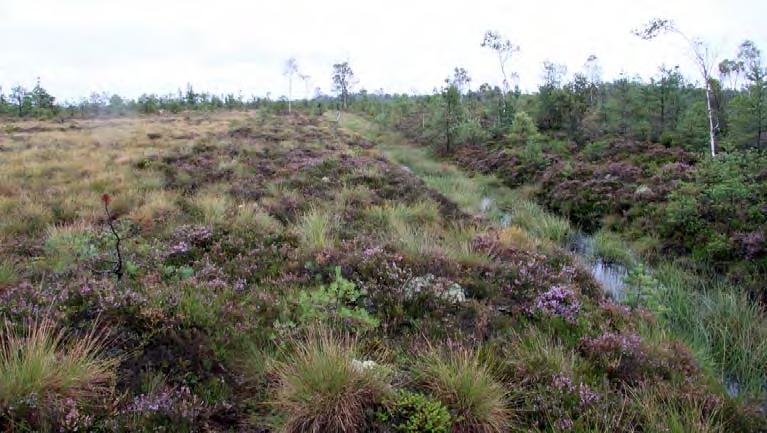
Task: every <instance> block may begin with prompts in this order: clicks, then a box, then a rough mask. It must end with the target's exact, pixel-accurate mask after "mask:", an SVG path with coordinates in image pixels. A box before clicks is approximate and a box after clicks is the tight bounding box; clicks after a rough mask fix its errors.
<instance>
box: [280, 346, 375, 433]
mask: <svg viewBox="0 0 767 433" xmlns="http://www.w3.org/2000/svg"><path fill="white" fill-rule="evenodd" d="M296 343H297V344H295V345H294V350H293V352H291V353H289V354H288V355H287V356H286V357H285V359H283V360H282V361H278V362H276V363H275V364H274V369H273V371H274V374H275V375H276V377H277V383H278V385H277V386H278V387H277V390H276V395H275V403H276V406H277V408H278V409H279V410H280V412H281V413H282V414H283V415H284V422H283V423H282V425H281V429H280V430H281V431H283V432H285V433H324V432H344V433H351V432H360V431H363V430H362V428H363V426H364V423H365V410H366V409H367V408H370V407H372V406H373V405H374V404H376V403H378V402H380V401H381V399H382V398H383V396H385V395H386V394H387V393H388V391H389V372H388V370H387V369H385V368H383V367H380V366H366V365H363V364H362V363H361V362H360V361H359V360H358V358H357V356H358V355H359V350H358V348H357V345H356V342H355V340H353V339H351V338H349V337H339V336H335V335H332V334H331V333H329V332H327V331H320V332H317V333H314V334H313V335H310V336H309V337H308V338H307V339H306V340H305V341H297V342H296Z"/></svg>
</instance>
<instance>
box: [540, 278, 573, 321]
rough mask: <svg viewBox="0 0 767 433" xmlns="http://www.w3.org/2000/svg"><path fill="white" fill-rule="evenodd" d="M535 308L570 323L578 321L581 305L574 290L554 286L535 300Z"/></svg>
mask: <svg viewBox="0 0 767 433" xmlns="http://www.w3.org/2000/svg"><path fill="white" fill-rule="evenodd" d="M535 308H536V309H537V310H539V311H542V312H543V313H544V314H546V315H548V316H554V317H561V318H562V319H564V320H565V321H567V322H569V323H575V322H576V321H577V320H578V313H579V312H580V309H581V303H580V301H578V298H577V296H576V294H575V291H574V290H573V289H570V288H567V287H563V286H554V287H552V288H551V289H549V290H548V291H547V292H544V293H541V294H540V295H538V297H537V298H536V299H535Z"/></svg>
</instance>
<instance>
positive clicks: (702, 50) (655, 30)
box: [632, 18, 719, 158]
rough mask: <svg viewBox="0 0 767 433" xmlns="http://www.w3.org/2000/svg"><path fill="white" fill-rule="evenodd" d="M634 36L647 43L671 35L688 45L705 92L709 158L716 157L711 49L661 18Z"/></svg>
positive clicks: (714, 58) (712, 58) (671, 22)
mask: <svg viewBox="0 0 767 433" xmlns="http://www.w3.org/2000/svg"><path fill="white" fill-rule="evenodd" d="M632 33H634V35H636V36H638V37H640V38H642V39H644V40H646V41H649V40H652V39H655V38H656V37H658V36H660V35H661V34H665V33H671V34H675V35H677V36H678V37H680V38H682V39H683V40H684V41H685V42H686V43H687V45H688V49H689V50H690V53H691V54H692V57H693V60H694V61H695V65H696V66H697V68H698V72H699V73H700V75H701V77H702V78H703V84H704V87H705V91H706V113H707V115H708V135H709V144H710V147H711V157H712V158H713V157H715V156H716V152H717V143H716V132H717V130H718V129H719V123H718V121H717V120H716V119H715V118H714V107H713V99H714V95H713V89H712V87H711V80H712V78H711V71H712V70H713V69H714V65H715V64H716V55H715V54H714V53H713V51H712V50H711V48H710V47H709V46H708V45H707V44H706V43H705V42H703V41H702V40H701V39H700V38H690V37H688V36H687V35H686V34H685V33H683V32H682V31H681V30H679V28H677V27H676V25H675V24H674V22H673V21H671V20H667V19H661V18H655V19H653V20H651V21H650V22H648V23H647V24H645V25H644V26H643V27H642V28H639V29H636V30H634V31H633V32H632Z"/></svg>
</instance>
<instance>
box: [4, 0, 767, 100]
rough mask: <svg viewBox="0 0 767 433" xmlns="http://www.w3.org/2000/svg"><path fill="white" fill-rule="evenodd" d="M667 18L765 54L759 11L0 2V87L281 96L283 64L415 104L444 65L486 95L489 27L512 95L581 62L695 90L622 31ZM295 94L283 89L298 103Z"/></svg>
mask: <svg viewBox="0 0 767 433" xmlns="http://www.w3.org/2000/svg"><path fill="white" fill-rule="evenodd" d="M654 16H661V17H668V18H672V19H673V20H674V21H675V22H676V23H677V25H678V27H680V28H681V29H683V30H684V31H685V32H686V33H688V34H689V35H691V36H700V37H702V38H703V39H705V40H707V41H709V42H710V43H711V45H712V46H714V47H716V48H717V50H718V52H719V53H720V56H722V57H731V56H733V55H734V53H735V51H736V49H737V45H738V44H739V43H740V42H741V41H742V40H744V39H751V40H753V41H754V42H756V43H757V45H758V46H760V47H761V48H762V49H763V50H766V51H767V25H765V24H764V22H765V19H766V18H767V1H766V0H597V1H586V0H582V1H573V0H527V1H520V0H472V1H463V0H460V1H459V0H455V1H447V0H441V1H439V0H404V1H403V0H386V1H360V0H357V1H353V0H324V1H317V0H311V1H300V0H277V1H257V0H217V1H197V0H121V1H116V0H115V1H113V0H0V48H1V49H0V85H2V86H3V90H4V91H5V92H6V93H7V92H8V89H9V88H10V87H11V86H13V85H16V84H22V85H24V86H27V87H32V86H33V85H34V81H35V77H38V76H39V77H41V79H42V82H43V85H44V87H46V88H47V89H48V90H49V91H50V92H51V93H53V94H54V95H55V96H57V97H58V98H59V99H75V98H79V97H83V96H87V95H89V94H90V93H91V92H94V91H96V92H104V91H106V92H109V93H119V94H122V95H125V96H129V97H135V96H138V95H140V94H141V93H144V92H146V93H168V92H175V91H176V90H177V89H178V88H184V87H185V86H186V83H187V82H189V83H192V84H193V85H194V87H195V88H196V89H199V90H202V89H204V90H209V91H213V92H216V93H228V92H232V93H238V92H242V93H243V94H244V95H246V96H249V95H251V94H255V95H265V94H266V93H267V92H271V95H272V96H273V97H275V98H276V97H278V96H280V95H283V94H286V93H287V83H286V79H285V78H284V77H283V76H282V70H283V64H284V62H285V60H286V59H287V58H289V57H291V56H294V57H296V59H297V60H298V64H299V67H300V69H301V72H302V73H304V74H308V75H310V76H311V89H312V90H311V93H313V89H314V88H315V87H320V88H322V90H323V91H324V92H329V90H330V73H331V68H332V64H333V63H335V62H338V61H341V60H346V59H348V60H349V62H350V64H351V66H352V68H353V70H354V71H355V73H356V75H357V77H358V79H359V87H364V88H366V89H368V90H370V91H374V90H377V89H379V88H384V89H386V90H387V91H390V92H412V91H419V92H429V91H431V90H432V89H433V88H434V87H437V86H440V85H441V84H442V81H443V80H444V78H445V77H446V76H447V75H449V74H450V72H451V71H452V69H453V68H454V67H455V66H461V67H465V68H466V69H467V70H468V71H469V74H470V76H471V77H472V79H473V81H472V87H473V88H476V86H478V85H479V84H480V83H482V82H490V83H493V84H498V83H500V75H499V71H498V65H497V59H496V58H495V57H494V56H493V54H492V53H491V52H490V51H488V50H487V49H484V48H481V47H480V42H481V40H482V36H483V34H484V32H485V30H488V29H494V30H497V31H499V32H501V33H502V34H504V35H505V36H507V37H509V38H510V39H512V41H513V42H515V43H517V44H519V45H520V46H521V48H522V50H521V52H520V53H519V54H518V56H516V57H515V58H513V59H512V60H511V68H512V70H514V71H516V72H518V73H519V75H520V79H521V85H522V87H523V88H524V89H530V90H532V89H534V88H535V86H536V85H537V83H538V82H539V81H540V76H541V63H542V62H543V61H544V60H547V59H549V60H552V61H555V62H558V63H564V64H566V65H567V67H568V71H569V73H570V74H572V73H573V72H576V71H578V70H580V69H581V68H582V65H583V63H584V62H585V60H586V58H587V57H588V56H589V55H590V54H594V55H596V56H597V57H598V58H599V59H600V63H601V65H602V68H603V71H604V76H605V77H606V78H611V77H615V76H617V75H618V74H619V73H621V72H622V71H624V72H626V73H628V74H630V75H634V74H639V75H640V76H642V77H649V76H651V75H653V74H655V73H656V71H657V68H658V66H659V65H661V64H664V63H665V64H667V65H676V64H679V65H681V66H682V67H683V68H684V70H685V71H688V72H689V76H690V77H691V78H695V77H694V75H693V73H694V70H693V69H692V67H691V66H690V60H689V58H688V57H687V56H686V55H685V54H684V45H683V44H682V43H681V42H680V41H677V40H675V39H674V38H673V37H672V36H669V37H664V38H662V39H659V40H657V41H653V42H644V41H641V40H638V39H637V38H636V37H634V36H632V35H631V34H630V30H631V29H632V28H635V27H637V26H638V25H640V24H641V23H643V22H645V21H647V20H648V19H649V18H651V17H654ZM303 93H304V85H303V83H301V82H298V83H295V84H294V95H295V96H296V97H301V96H303Z"/></svg>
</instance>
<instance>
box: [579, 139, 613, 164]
mask: <svg viewBox="0 0 767 433" xmlns="http://www.w3.org/2000/svg"><path fill="white" fill-rule="evenodd" d="M608 146H609V144H608V142H607V141H604V140H600V141H592V142H591V143H589V144H587V145H586V146H584V147H583V151H582V153H583V155H584V156H585V157H586V158H587V159H588V160H589V161H598V160H600V159H602V157H603V156H604V154H605V151H606V150H607V148H608Z"/></svg>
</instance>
